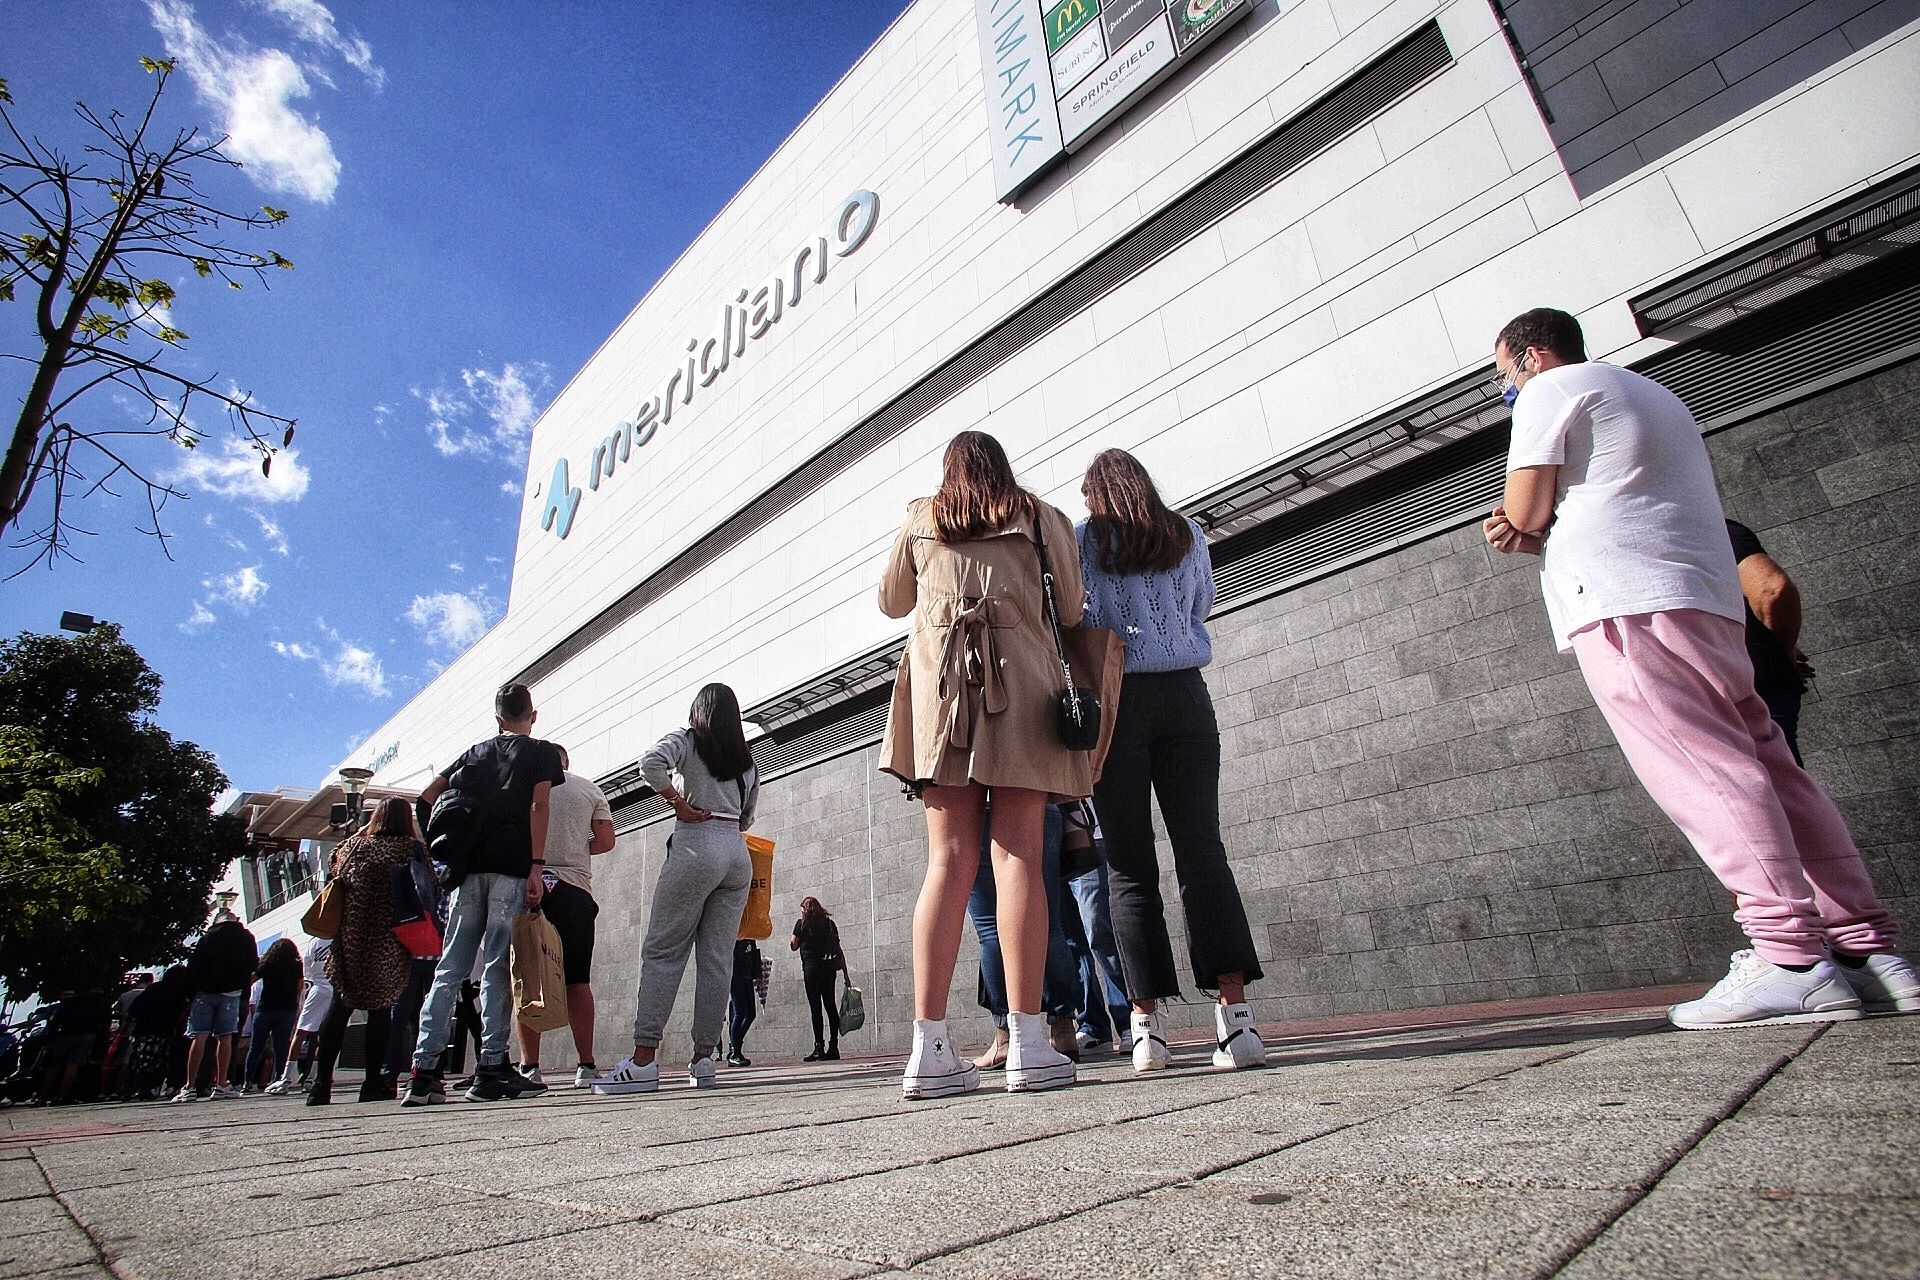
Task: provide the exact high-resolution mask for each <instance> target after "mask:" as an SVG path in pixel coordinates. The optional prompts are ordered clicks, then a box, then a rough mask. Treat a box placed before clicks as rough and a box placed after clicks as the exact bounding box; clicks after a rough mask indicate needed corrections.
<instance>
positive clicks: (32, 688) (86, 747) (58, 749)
mask: <svg viewBox="0 0 1920 1280" xmlns="http://www.w3.org/2000/svg"><path fill="white" fill-rule="evenodd" d="M159 698H160V677H159V676H158V675H156V674H155V673H154V672H153V670H152V668H150V667H149V666H147V664H146V661H145V660H144V659H143V658H141V656H140V655H139V653H138V652H136V651H135V650H134V648H133V647H132V646H131V645H129V644H127V643H126V642H125V641H124V640H122V639H121V637H120V631H119V628H117V627H115V626H113V625H112V624H102V625H100V626H97V627H95V628H94V629H93V630H92V631H91V632H89V633H88V634H86V635H84V636H80V637H76V638H67V637H59V636H42V635H35V634H33V633H31V632H27V633H23V634H21V635H19V636H16V637H15V638H13V639H12V640H8V641H5V642H0V901H4V902H5V903H6V908H5V915H4V917H0V919H4V923H3V924H0V981H4V982H5V983H6V985H7V987H8V989H9V990H11V991H13V992H16V993H24V992H27V991H32V990H45V989H51V988H57V987H62V986H66V987H72V986H76V985H82V986H83V985H91V984H93V983H103V984H108V985H110V984H111V982H112V980H113V979H114V978H116V977H117V976H118V975H119V974H120V973H122V972H123V971H124V970H125V969H127V968H128V967H129V966H131V965H145V964H161V963H164V962H166V961H168V960H171V959H174V958H176V957H178V956H179V955H181V954H183V943H184V940H185V939H186V938H187V937H188V936H189V935H190V934H192V933H193V932H194V931H196V930H197V929H198V928H199V927H200V926H201V924H202V923H203V922H204V921H205V919H206V914H207V908H208V905H209V903H210V901H211V893H212V889H213V885H214V882H215V881H216V880H217V879H218V878H219V876H220V873H221V872H222V871H223V870H224V869H225V868H226V866H227V864H228V863H229V862H231V861H233V860H234V859H235V858H238V857H240V856H242V855H243V854H244V853H245V852H246V849H247V843H246V831H245V824H244V823H242V822H241V821H240V820H239V819H238V818H236V817H233V816H231V815H215V814H214V813H213V812H212V811H211V806H212V804H213V800H214V798H215V796H217V795H218V794H219V793H220V792H221V791H222V790H224V789H225V787H226V785H227V780H226V777H225V776H224V775H223V774H222V773H221V772H220V769H219V768H218V766H216V765H215V764H214V762H213V758H212V757H211V756H210V755H208V754H207V753H206V752H205V751H203V750H201V749H200V748H199V747H198V746H196V745H194V744H193V743H191V742H176V741H175V740H174V739H173V737H172V736H171V735H170V734H168V733H167V732H166V731H165V730H163V729H161V728H160V727H159V726H157V725H155V724H153V723H152V722H151V721H150V720H149V719H148V717H149V716H150V715H151V713H152V712H153V710H154V708H155V707H156V706H157V705H158V703H159Z"/></svg>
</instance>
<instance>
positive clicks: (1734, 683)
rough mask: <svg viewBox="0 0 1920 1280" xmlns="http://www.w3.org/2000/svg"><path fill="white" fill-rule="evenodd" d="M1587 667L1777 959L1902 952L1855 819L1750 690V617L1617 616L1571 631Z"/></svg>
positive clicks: (1766, 952) (1743, 923)
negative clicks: (1798, 759)
mask: <svg viewBox="0 0 1920 1280" xmlns="http://www.w3.org/2000/svg"><path fill="white" fill-rule="evenodd" d="M1573 652H1574V656H1575V657H1577V658H1578V659H1579V661H1580V673H1581V674H1582V675H1583V676H1585V677H1586V681H1587V688H1588V689H1590V690H1592V692H1593V699H1594V701H1595V702H1596V703H1598V704H1599V706H1600V711H1601V714H1603V715H1605V716H1606V718H1607V723H1608V724H1609V725H1611V726H1612V728H1613V734H1614V737H1615V738H1617V739H1618V740H1619V742H1620V749H1621V750H1622V751H1624V752H1625V753H1626V756H1627V763H1629V764H1630V765H1632V766H1633V771H1634V773H1635V774H1637V775H1638V776H1639V778H1640V783H1641V785H1642V786H1644V787H1646V789H1647V793H1648V794H1649V795H1651V796H1652V797H1653V799H1654V803H1656V804H1658V805H1659V806H1660V808H1661V809H1662V810H1663V811H1665V813H1666V815H1667V816H1668V817H1669V818H1671V819H1673V822H1674V825H1675V826H1677V827H1679V828H1680V830H1681V832H1682V833H1683V834H1684V835H1685V836H1686V837H1687V839H1688V840H1689V841H1691V842H1692V844H1693V847H1694V850H1695V851H1696V852H1697V853H1699V855H1700V857H1701V859H1702V860H1703V861H1705V862H1706V864H1707V867H1708V869H1709V870H1711V871H1712V872H1713V874H1714V875H1716V876H1718V877H1719V878H1720V883H1721V884H1723V885H1725V886H1726V887H1727V889H1728V890H1729V891H1730V892H1731V893H1732V894H1733V896H1734V903H1735V910H1734V919H1735V920H1737V921H1738V922H1739V924H1740V927H1741V929H1742V930H1744V931H1745V932H1746V935H1747V936H1748V937H1749V938H1751V939H1752V940H1753V949H1754V950H1755V951H1756V952H1758V953H1759V954H1760V956H1761V957H1763V958H1764V959H1767V960H1770V961H1772V962H1774V963H1775V964H1806V963H1809V962H1811V961H1815V960H1819V959H1822V958H1823V957H1824V956H1825V955H1826V952H1827V948H1828V947H1829V946H1831V947H1832V948H1833V949H1834V950H1836V951H1845V952H1847V953H1849V954H1852V955H1871V954H1873V953H1875V952H1880V951H1891V950H1893V947H1894V934H1895V928H1894V924H1893V920H1892V917H1890V916H1889V915H1888V914H1887V911H1886V908H1884V907H1882V906H1881V905H1880V899H1879V897H1878V896H1877V895H1876V894H1875V893H1874V891H1873V881H1872V879H1871V878H1870V877H1869V876H1868V875H1867V868H1866V864H1865V863H1864V862H1862V861H1861V859H1860V851H1859V849H1857V848H1856V847H1855V846H1854V843H1853V837H1852V836H1851V835H1849V834H1848V833H1847V825H1846V822H1845V821H1844V820H1843V819H1842V818H1841V817H1840V811H1839V810H1838V809H1837V808H1835V807H1834V803H1833V800H1832V798H1831V797H1829V796H1828V795H1827V793H1826V791H1825V789H1824V788H1822V787H1821V786H1820V784H1819V783H1817V782H1815V781H1814V780H1813V779H1812V778H1811V777H1810V776H1808V774H1807V772H1806V770H1804V769H1802V768H1801V767H1800V766H1799V765H1797V764H1795V763H1794V762H1793V753H1792V752H1791V751H1789V750H1788V749H1787V742H1786V738H1785V737H1784V736H1782V734H1781V733H1780V729H1779V727H1778V726H1777V725H1775V724H1774V723H1773V721H1772V719H1771V718H1769V716H1768V715H1767V704H1766V703H1764V702H1762V701H1761V700H1760V695H1759V694H1757V693H1755V692H1754V691H1753V664H1752V662H1751V661H1750V660H1749V659H1748V657H1747V649H1746V639H1745V632H1744V630H1743V629H1742V627H1741V624H1740V623H1738V622H1734V621H1732V620H1731V619H1728V618H1722V617H1719V616H1718V615H1716V614H1711V613H1705V612H1702V611H1701V610H1698V609H1674V610H1669V611H1665V612H1661V613H1640V614H1631V615H1628V616H1625V617H1619V618H1608V619H1606V620H1604V621H1602V622H1599V623H1597V624H1595V625H1593V626H1591V627H1588V628H1586V629H1585V630H1583V631H1580V632H1577V633H1576V634H1575V635H1574V637H1573Z"/></svg>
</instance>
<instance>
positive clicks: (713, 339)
mask: <svg viewBox="0 0 1920 1280" xmlns="http://www.w3.org/2000/svg"><path fill="white" fill-rule="evenodd" d="M879 221H880V197H879V196H877V195H875V194H874V193H873V192H871V191H868V190H866V189H865V188H862V189H861V190H859V191H856V192H854V193H853V194H852V195H850V196H848V197H847V198H846V199H845V200H842V201H841V202H840V207H839V208H838V209H837V210H836V211H835V212H834V215H833V218H832V220H831V221H830V222H829V223H828V225H827V229H826V230H825V231H824V232H822V233H821V234H819V235H817V236H814V237H812V238H811V239H808V240H806V241H804V242H803V243H802V244H801V245H800V247H799V248H798V249H796V250H795V251H794V252H793V254H792V256H791V257H789V258H788V260H787V261H786V263H785V264H783V265H782V266H781V267H779V268H777V269H776V270H775V271H774V272H773V274H772V275H770V276H768V277H767V278H766V280H765V281H763V282H762V283H761V284H760V285H758V286H757V287H755V286H751V285H750V286H748V287H746V288H743V289H741V290H740V291H739V293H738V294H737V295H736V296H735V297H734V298H732V299H731V300H729V301H726V302H723V303H721V305H720V316H719V320H718V322H717V323H716V325H715V327H714V329H713V332H712V333H710V334H708V335H707V336H705V337H701V336H698V335H696V336H694V337H691V338H688V339H687V350H686V354H685V355H684V356H682V357H680V358H679V359H677V360H676V361H675V362H674V365H673V368H672V369H671V370H670V371H669V372H668V373H667V374H666V375H665V376H664V377H663V378H661V380H660V381H659V383H658V384H657V387H656V390H655V391H654V393H653V394H652V395H651V396H649V397H647V398H646V399H645V400H642V401H641V402H640V406H639V408H637V409H636V410H635V411H634V413H633V416H632V417H631V418H629V419H627V420H626V421H624V422H621V423H619V424H618V425H616V426H615V427H614V428H613V430H612V431H611V432H609V433H608V434H607V436H606V438H605V439H603V440H600V441H597V442H596V443H595V444H594V446H593V451H592V452H591V453H590V454H588V455H587V457H586V458H585V460H583V461H582V463H581V470H582V471H584V472H586V473H587V489H588V490H592V491H596V492H597V491H598V490H599V488H600V484H601V482H602V481H603V480H606V479H608V478H610V477H611V476H612V475H613V473H614V468H615V467H616V466H618V465H619V464H620V463H623V462H626V461H628V460H629V459H630V458H631V457H632V455H633V451H634V450H635V449H639V448H643V447H645V446H646V444H647V443H648V442H649V441H651V440H652V439H653V437H654V436H655V434H656V433H658V431H659V430H660V428H661V427H663V426H666V425H667V424H669V423H671V422H672V421H673V415H674V411H675V410H676V409H677V408H681V407H684V406H686V405H690V404H692V403H693V395H694V391H695V390H696V389H704V388H706V387H710V386H712V385H713V384H714V383H715V382H717V381H719V379H720V377H721V375H723V374H725V373H726V371H727V370H728V369H729V368H731V367H732V366H733V362H734V361H736V360H740V359H744V358H745V357H746V354H747V343H749V342H752V341H757V340H759V339H760V338H762V337H764V336H766V334H767V333H768V331H769V330H771V329H772V328H773V326H774V325H776V324H779V323H780V320H781V318H782V317H784V316H785V315H786V314H787V313H788V312H789V311H792V310H793V309H794V308H796V307H798V306H799V305H800V303H801V302H802V300H804V299H806V298H808V297H811V296H812V295H813V293H814V291H815V287H816V286H819V285H824V284H825V283H826V280H827V268H828V266H829V265H830V264H831V263H832V261H833V259H835V258H844V257H846V256H847V255H848V254H850V253H852V252H853V251H854V250H856V249H858V248H859V247H860V246H861V245H863V244H865V243H866V242H867V237H869V236H871V235H872V234H873V228H874V225H875V224H876V223H878V222H879ZM535 496H536V497H537V496H538V495H537V494H536V495H535ZM585 496H586V493H585V492H584V491H582V490H580V489H578V488H575V487H574V486H573V479H572V473H571V472H570V471H569V469H568V467H567V460H566V459H565V458H564V457H562V458H558V459H555V461H554V464H553V476H552V478H551V479H550V480H549V481H548V483H547V487H546V499H545V501H544V502H543V503H542V504H541V507H540V527H541V528H542V529H546V530H550V531H552V532H553V534H554V535H555V536H556V537H559V538H562V539H564V538H565V537H566V536H567V535H568V534H569V533H571V532H573V521H574V517H575V516H576V515H578V514H579V510H580V501H581V499H582V498H584V497H585Z"/></svg>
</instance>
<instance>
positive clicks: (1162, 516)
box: [1076, 449, 1267, 1071]
mask: <svg viewBox="0 0 1920 1280" xmlns="http://www.w3.org/2000/svg"><path fill="white" fill-rule="evenodd" d="M1081 493H1082V494H1083V495H1084V496H1085V498H1086V500H1087V510H1088V512H1089V515H1088V518H1087V519H1086V520H1085V521H1083V522H1082V523H1081V524H1080V525H1079V527H1078V529H1077V530H1076V532H1077V533H1078V535H1079V539H1080V573H1081V576H1082V577H1083V578H1084V579H1085V580H1086V585H1087V610H1086V614H1085V619H1084V620H1085V622H1086V623H1087V624H1090V625H1093V626H1099V627H1108V628H1111V629H1112V630H1114V631H1117V632H1119V633H1120V634H1121V636H1122V637H1124V638H1125V640H1126V644H1127V675H1126V681H1125V683H1124V684H1123V685H1122V686H1121V689H1120V706H1119V709H1118V713H1117V715H1116V716H1115V718H1114V727H1113V746H1112V749H1111V750H1109V751H1108V753H1107V761H1106V768H1105V770H1104V771H1103V772H1102V773H1101V775H1100V780H1099V781H1098V782H1097V783H1096V784H1095V786H1094V793H1093V798H1094V804H1095V807H1096V808H1097V809H1098V810H1099V813H1100V823H1101V826H1102V828H1103V829H1104V831H1105V834H1106V849H1107V868H1108V873H1109V877H1110V879H1109V892H1110V895H1111V901H1112V909H1113V933H1114V941H1115V942H1116V944H1117V945H1118V949H1119V952H1120V968H1121V971H1122V974H1123V977H1124V979H1125V986H1126V990H1127V999H1128V1000H1129V1001H1130V1002H1131V1003H1132V1005H1133V1069H1134V1070H1135V1071H1154V1070H1158V1069H1159V1068H1162V1067H1164V1066H1166V1065H1167V1063H1168V1062H1169V1061H1170V1060H1171V1055H1170V1054H1169V1053H1168V1051H1167V1042H1166V1033H1165V1029H1164V1027H1163V1024H1162V1021H1161V1015H1160V1014H1159V1012H1158V1011H1157V1007H1158V1002H1159V1001H1160V1000H1162V999H1165V998H1167V997H1169V996H1177V995H1179V994H1180V979H1179V975H1178V974H1177V973H1176V972H1175V970H1174V962H1173V943H1172V941H1171V940H1170V939H1169V937H1168V936H1167V921H1166V907H1165V904H1164V903H1163V902H1162V901H1161V898H1160V865H1159V862H1158V860H1157V858H1156V857H1155V854H1154V847H1153V814H1152V812H1151V810H1150V809H1149V802H1148V799H1147V791H1148V788H1149V787H1151V788H1152V791H1153V795H1154V797H1155V798H1156V799H1158V800H1159V802H1160V815H1161V817H1163V818H1164V819H1165V820H1166V824H1167V839H1168V843H1170V844H1171V845H1172V846H1173V873H1174V877H1175V878H1176V879H1177V880H1178V881H1179V882H1180V905H1181V907H1182V908H1183V910H1184V911H1185V914H1186V917H1187V954H1188V959H1189V960H1190V961H1191V962H1192V964H1193V978H1194V982H1195V984H1196V985H1197V986H1200V987H1203V988H1208V989H1217V990H1218V991H1219V993H1220V1001H1219V1005H1218V1006H1217V1007H1216V1008H1215V1010H1214V1030H1215V1032H1216V1033H1217V1038H1218V1047H1217V1048H1216V1050H1215V1051H1214V1055H1213V1062H1214V1065H1215V1066H1218V1067H1227V1068H1239V1067H1256V1066H1262V1065H1264V1064H1265V1063H1266V1060H1267V1056H1266V1049H1265V1047H1264V1046H1263V1045H1262V1044H1261V1042H1260V1032H1259V1028H1258V1027H1257V1026H1255V1025H1254V1020H1253V1010H1252V1008H1251V1007H1250V1006H1249V1005H1248V1004H1247V1002H1246V984H1247V983H1249V982H1252V981H1254V980H1255V979H1257V978H1259V977H1260V976H1261V973H1260V961H1259V959H1258V958H1257V957H1256V955H1255V954H1254V949H1253V934H1252V931H1251V930H1250V929H1248V927H1247V913H1246V908H1245V907H1244V906H1243V905H1242V904H1241V901H1240V890H1239V887H1238V886H1237V885H1235V884H1234V880H1233V869H1232V868H1231V867H1229V866H1228V865H1227V851H1226V846H1225V845H1224V844H1222V843H1221V840H1220V729H1219V725H1218V724H1217V722H1216V721H1215V720H1214V715H1213V700H1212V698H1211V697H1209V695H1208V693H1207V684H1206V681H1205V680H1204V679H1202V678H1201V675H1200V668H1201V667H1204V666H1205V665H1206V664H1207V663H1208V662H1209V661H1210V660H1211V659H1212V657H1213V642H1212V639H1211V638H1210V637H1209V636H1208V635H1207V625H1206V619H1207V614H1208V613H1210V612H1211V611H1212V609H1213V561H1212V558H1211V557H1210V556H1209V555H1208V552H1207V540H1206V538H1205V536H1204V535H1202V533H1201V531H1200V526H1198V525H1196V524H1194V523H1193V522H1192V521H1191V520H1188V519H1186V518H1185V517H1183V516H1181V515H1179V514H1178V513H1176V512H1174V511H1172V510H1170V509H1169V508H1168V507H1167V505H1166V503H1164V502H1162V501H1161V500H1160V494H1159V492H1158V490H1156V489H1155V488H1154V486H1153V480H1152V478H1151V477H1150V476H1148V475H1147V471H1146V468H1144V467H1142V466H1141V465H1140V463H1139V461H1138V460H1137V459H1135V458H1134V457H1133V455H1132V454H1130V453H1127V452H1125V451H1124V450H1121V449H1109V450H1107V451H1106V452H1105V453H1102V454H1101V455H1100V456H1099V457H1097V458H1095V459H1094V460H1093V465H1092V466H1090V467H1089V468H1087V476H1086V480H1085V481H1084V482H1083V483H1082V485H1081Z"/></svg>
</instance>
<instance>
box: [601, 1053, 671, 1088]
mask: <svg viewBox="0 0 1920 1280" xmlns="http://www.w3.org/2000/svg"><path fill="white" fill-rule="evenodd" d="M659 1087H660V1064H659V1063H658V1062H649V1063H648V1064H647V1065H646V1066H644V1067H642V1066H638V1065H636V1064H635V1063H634V1060H633V1059H632V1058H622V1059H621V1060H620V1061H619V1062H617V1063H615V1064H614V1068H613V1070H611V1071H609V1072H607V1074H605V1075H603V1076H601V1077H600V1078H599V1079H598V1080H595V1081H594V1082H593V1084H592V1086H591V1088H592V1089H593V1091H594V1092H595V1093H597V1094H599V1095H600V1096H601V1097H603V1098H604V1097H610V1096H612V1095H614V1094H620V1093H652V1092H653V1091H654V1090H656V1089H658V1088H659Z"/></svg>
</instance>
